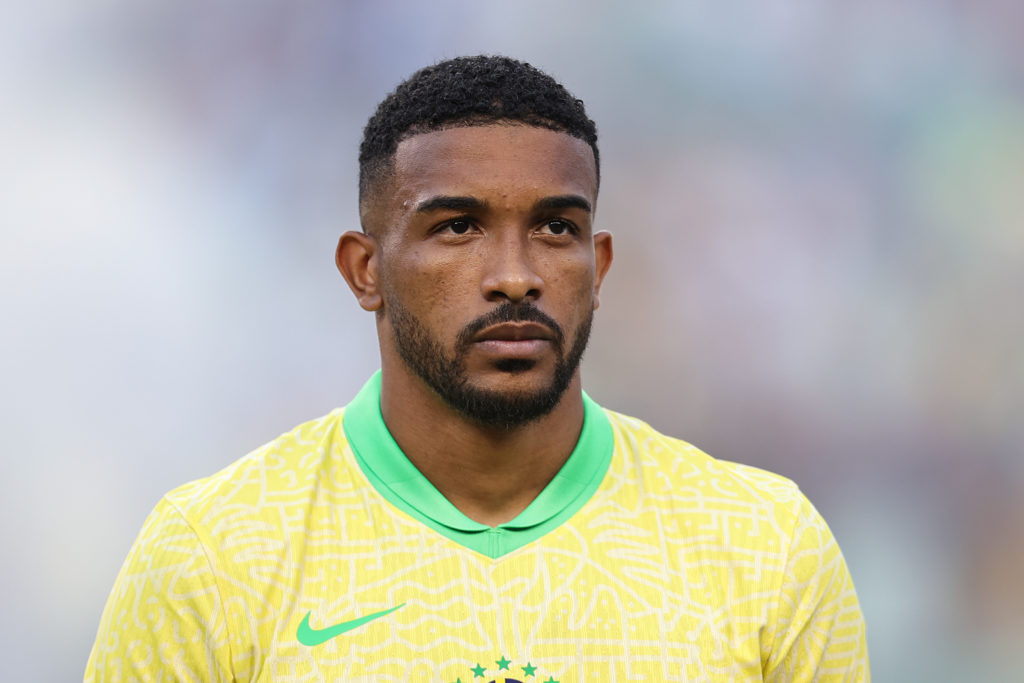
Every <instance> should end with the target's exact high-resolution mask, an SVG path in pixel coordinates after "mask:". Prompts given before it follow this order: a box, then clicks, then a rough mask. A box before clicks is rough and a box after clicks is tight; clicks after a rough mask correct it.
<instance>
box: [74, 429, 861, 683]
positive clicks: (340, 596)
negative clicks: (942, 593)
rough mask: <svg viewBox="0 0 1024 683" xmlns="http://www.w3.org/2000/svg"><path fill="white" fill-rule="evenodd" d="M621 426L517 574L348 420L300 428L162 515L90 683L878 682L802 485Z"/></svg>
mask: <svg viewBox="0 0 1024 683" xmlns="http://www.w3.org/2000/svg"><path fill="white" fill-rule="evenodd" d="M608 415H609V419H610V420H611V423H612V427H613V430H614V437H615V450H614V454H613V457H612V462H611V466H610V468H609V471H608V474H607V476H606V477H605V479H604V481H603V482H602V483H601V486H600V487H599V488H598V489H597V491H596V493H595V494H594V495H593V496H592V498H591V499H590V501H589V502H588V503H587V504H586V505H584V506H583V507H582V508H581V509H580V510H579V511H578V512H577V513H576V514H575V515H573V516H572V517H571V518H569V519H568V521H566V522H565V523H563V524H562V525H561V526H559V527H558V528H556V529H555V530H553V531H552V532H550V533H548V534H547V535H545V536H543V537H541V538H539V539H537V540H535V541H532V542H530V543H528V544H527V545H525V546H523V547H521V548H518V549H517V550H515V551H513V552H511V553H509V554H507V555H504V556H502V557H499V558H496V559H492V558H489V557H486V556H484V555H481V554H479V553H477V552H474V551H472V550H469V549H467V548H465V547H463V546H461V545H459V544H457V543H456V542H454V541H452V540H451V539H448V538H446V537H444V536H442V535H440V534H438V533H437V532H435V531H433V530H431V529H429V528H427V527H426V526H424V525H423V524H421V523H420V522H418V521H416V520H414V519H413V518H411V517H410V516H408V515H406V514H405V513H403V512H401V511H399V510H398V509H396V508H395V507H393V506H392V505H391V504H390V503H388V502H387V501H386V500H385V499H384V498H383V497H382V496H381V495H380V494H378V493H377V491H376V490H374V489H373V488H372V487H371V486H370V485H369V484H368V482H367V480H366V478H365V477H364V476H363V473H362V472H361V470H360V469H359V467H358V465H357V464H356V462H355V460H354V459H353V455H352V452H351V450H350V449H349V448H348V447H347V444H346V441H345V434H344V430H343V429H342V428H341V424H342V419H343V411H342V410H337V411H335V412H333V413H331V414H330V415H328V416H326V417H324V418H321V419H319V420H315V421H312V422H309V423H306V424H304V425H301V426H300V427H298V428H296V429H295V430H294V431H292V432H290V433H288V434H285V435H283V436H281V437H280V438H278V439H277V440H275V441H273V442H271V443H270V444H267V445H266V446H264V447H262V448H260V449H258V450H256V451H254V452H253V453H251V454H249V455H248V456H246V457H245V458H243V459H242V460H240V461H238V462H237V463H235V464H234V465H232V466H231V467H229V468H227V469H225V470H223V471H221V472H220V473H218V474H215V475H214V476H212V477H209V478H207V479H203V480H200V481H197V482H193V483H191V484H188V485H185V486H183V487H181V488H179V489H176V490H175V491H173V492H171V493H170V494H168V495H167V496H166V497H165V498H164V499H163V500H162V501H161V502H160V503H159V504H158V505H157V507H156V509H155V510H154V511H153V513H152V514H151V515H150V516H149V518H148V519H147V520H146V522H145V525H144V526H143V528H142V531H141V533H140V534H139V538H138V539H137V540H136V542H135V545H134V546H133V548H132V550H131V552H130V553H129V556H128V559H127V560H126V562H125V565H124V567H123V568H122V570H121V573H120V575H119V576H118V578H117V582H116V584H115V586H114V589H113V592H112V594H111V596H110V599H109V601H108V603H107V606H106V609H105V610H104V614H103V618H102V621H101V624H100V629H99V634H98V636H97V639H96V643H95V645H94V647H93V651H92V654H91V656H90V658H89V663H88V667H87V670H86V674H85V680H86V681H135V680H142V681H231V680H237V681H249V680H252V681H272V680H281V681H285V680H286V681H345V682H346V683H351V682H353V681H374V682H377V681H394V682H396V683H397V682H401V683H405V682H409V681H443V682H444V683H452V682H456V681H458V682H460V683H482V682H485V681H524V682H531V683H533V682H548V683H552V682H555V681H557V682H559V683H569V682H573V683H576V682H582V681H591V682H604V681H626V680H641V681H642V680H646V681H691V682H696V681H715V682H717V681H723V682H724V681H778V682H780V683H781V682H783V681H785V682H796V681H812V680H813V681H868V680H870V675H869V672H868V661H867V650H866V645H865V639H864V624H863V620H862V617H861V613H860V609H859V606H858V603H857V596H856V594H855V592H854V588H853V584H852V582H851V580H850V576H849V574H848V572H847V569H846V564H845V562H844V560H843V557H842V555H841V553H840V551H839V548H838V546H837V545H836V543H835V540H834V539H833V537H832V535H831V533H830V532H829V530H828V527H827V526H826V525H825V522H824V521H823V520H822V519H821V517H820V516H819V515H818V513H817V512H816V511H815V510H814V508H813V507H812V506H811V504H810V503H809V502H808V501H807V499H806V498H805V497H804V496H803V495H802V494H801V493H800V492H799V490H798V489H797V487H796V486H795V485H794V484H793V483H792V482H790V481H789V480H787V479H784V478H782V477H779V476H776V475H773V474H770V473H767V472H764V471H761V470H758V469H755V468H752V467H747V466H744V465H737V464H734V463H728V462H723V461H719V460H715V459H713V458H711V457H709V456H707V455H705V454H704V453H702V452H700V451H699V450H697V449H696V448H694V447H693V446H690V445H689V444H686V443H684V442H682V441H678V440H676V439H672V438H669V437H666V436H663V435H661V434H658V433H657V432H655V431H654V430H653V429H651V428H650V427H649V426H648V425H646V424H644V423H642V422H640V421H638V420H635V419H632V418H629V417H625V416H622V415H618V414H615V413H611V412H609V413H608ZM398 605H402V606H401V607H400V608H398V609H396V610H395V611H392V612H389V613H387V614H385V615H383V616H380V617H378V618H375V619H373V620H371V621H368V622H366V623H364V624H362V625H360V626H358V627H355V628H352V629H351V630H348V631H347V632H345V633H343V634H341V635H338V636H337V637H334V638H331V639H329V640H327V641H326V642H324V643H322V644H318V645H314V646H312V647H310V646H307V645H303V644H301V643H300V642H299V640H298V638H297V635H296V634H297V631H298V629H299V625H300V623H302V621H303V618H304V617H305V616H306V615H307V613H308V614H309V624H310V626H311V627H312V628H313V629H326V628H328V627H329V626H332V625H334V624H338V623H340V622H346V621H350V620H354V619H357V618H359V617H363V616H366V615H371V614H373V613H377V612H381V611H383V610H388V609H391V608H393V607H396V606H398Z"/></svg>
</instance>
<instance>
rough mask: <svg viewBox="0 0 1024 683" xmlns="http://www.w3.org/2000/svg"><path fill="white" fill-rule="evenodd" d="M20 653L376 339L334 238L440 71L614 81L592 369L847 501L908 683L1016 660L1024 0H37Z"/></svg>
mask: <svg viewBox="0 0 1024 683" xmlns="http://www.w3.org/2000/svg"><path fill="white" fill-rule="evenodd" d="M4 15H5V21H4V22H3V24H2V26H0V55H2V58H0V149H2V154H0V227H2V233H0V235H2V236H0V283H2V288H0V312H2V316H3V334H2V336H0V371H2V377H3V381H2V383H0V384H2V390H0V421H2V435H3V440H4V442H5V446H4V449H3V454H2V456H0V457H2V472H3V475H2V477H0V531H2V542H3V549H4V551H3V556H4V561H3V562H2V563H0V586H3V591H4V594H5V595H4V599H3V610H2V617H0V619H2V622H0V624H2V626H0V628H2V632H0V643H2V645H0V648H2V654H3V676H2V677H3V678H4V679H5V680H24V681H67V680H74V679H77V678H79V677H80V676H81V672H82V669H83V667H84V664H85V661H86V658H87V656H88V652H89V649H90V647H91V644H92V639H93V637H94V635H95V629H96V627H97V624H98V621H99V617H100V612H101V610H102V607H103V604H104V601H105V600H106V597H107V593H108V591H109V590H110V587H111V585H112V583H113V580H114V577H115V575H116V573H117V570H118V568H119V566H120V564H121V562H122V560H123V558H124V556H125V554H126V552H127V550H128V547H129V545H130V544H131V542H132V540H133V538H134V536H135V534H136V533H137V531H138V529H139V527H140V525H141V524H142V521H143V519H144V517H145V515H146V514H147V512H148V511H149V510H150V508H151V507H152V506H153V505H154V504H155V503H156V501H157V500H158V498H159V497H160V496H161V495H162V494H163V493H164V492H166V491H167V490H169V489H171V488H173V487H175V486H177V485H178V484H181V483H183V482H185V481H188V480H190V479H194V478H197V477H200V476H204V475H207V474H210V473H212V472H214V471H215V470H217V469H219V468H220V467H222V466H224V465H226V464H228V463H230V462H231V461H233V460H235V459H236V458H238V457H240V456H241V455H243V454H244V453H245V452H247V451H248V450H250V449H251V448H253V447H255V446H257V445H259V444H261V443H263V442H264V441H267V440H269V439H270V438H272V437H274V436H276V435H277V434H278V433H280V432H282V431H285V430H287V429H289V428H291V427H292V426H293V425H295V424H297V423H299V422H301V421H303V420H306V419H309V418H312V417H315V416H318V415H321V414H323V413H325V412H327V411H328V410H330V409H331V408H333V407H335V406H337V405H340V404H344V403H345V402H347V400H348V399H349V398H350V397H351V396H352V395H353V394H354V392H355V391H356V389H357V388H358V387H359V386H360V385H361V384H362V382H363V381H364V380H365V378H366V377H367V376H368V375H369V374H370V373H371V372H372V371H373V369H375V367H376V365H377V354H376V341H375V336H374V331H373V324H372V319H371V317H370V316H368V315H367V314H364V313H363V312H362V311H361V310H360V309H359V308H358V307H357V306H356V304H355V302H354V301H353V299H352V297H351V296H350V294H349V292H348V290H347V289H346V287H345V285H344V282H343V281H342V279H341V277H340V276H338V275H337V273H336V271H335V269H334V264H333V256H332V254H333V249H334V244H335V241H336V239H337V236H338V235H339V234H340V233H341V232H342V231H344V230H346V229H350V228H353V227H355V226H356V221H357V214H356V203H355V197H356V194H355V193H356V161H355V159H356V151H357V146H358V143H359V138H360V134H361V129H362V126H363V125H364V123H365V121H366V119H367V118H368V117H369V115H370V113H371V112H372V110H373V107H374V106H375V104H376V102H377V101H379V100H380V98H381V97H383V96H384V95H385V94H386V93H387V92H388V91H390V90H391V89H392V88H393V87H394V86H395V85H396V84H397V83H398V82H399V81H400V80H401V79H402V78H404V77H405V76H407V75H408V74H410V73H411V72H412V71H414V70H415V69H416V68H418V67H420V66H423V65H425V64H428V63H431V62H434V61H436V60H438V59H441V58H444V57H451V56H456V55H459V54H473V53H479V52H487V53H505V54H509V55H512V56H516V57H519V58H522V59H526V60H527V61H530V62H532V63H534V64H536V65H538V66H540V67H541V68H543V69H545V70H547V71H549V72H550V73H552V74H553V75H554V76H555V77H556V78H559V79H560V80H562V81H563V82H564V83H565V84H566V85H567V86H568V87H569V89H570V90H572V91H573V92H574V93H575V94H576V95H577V96H579V97H581V98H582V99H584V100H585V101H586V103H587V105H588V109H589V111H590V114H591V116H592V117H593V118H594V119H595V120H596V121H597V123H598V127H599V131H600V135H601V146H602V155H603V161H604V164H603V186H602V197H601V202H600V209H599V212H598V225H599V227H602V228H605V229H609V230H611V231H613V232H614V233H615V236H616V255H617V259H616V263H615V267H614V268H613V271H612V274H611V275H610V277H609V280H608V281H607V283H606V285H605V291H604V295H603V297H602V307H601V310H600V311H599V313H598V319H597V323H596V328H595V336H594V341H593V343H592V346H591V349H590V351H589V352H588V356H587V359H586V361H585V374H584V377H585V385H586V386H587V388H588V390H589V391H590V393H591V394H592V395H593V396H595V397H596V398H597V399H598V400H600V401H601V402H603V403H604V404H605V405H607V406H608V407H611V408H614V409H617V410H620V411H623V412H627V413H631V414H634V415H637V416H640V417H643V418H645V419H647V420H648V421H650V422H651V423H652V424H654V425H655V426H656V427H658V428H660V429H661V430H663V431H666V432H668V433H671V434H674V435H677V436H681V437H683V438H685V439H687V440H689V441H692V442H694V443H696V444H697V445H699V446H701V447H702V448H704V449H705V450H707V451H708V452H710V453H712V454H713V455H715V456H717V457H719V458H724V459H730V460H739V461H743V462H747V463H750V464H753V465H756V466H760V467H763V468H766V469H770V470H775V471H778V472H781V473H783V474H785V475H787V476H789V477H791V478H793V479H795V480H796V481H798V482H799V483H800V485H801V487H802V488H803V489H804V490H805V491H806V492H807V494H808V495H809V496H810V498H811V499H812V500H813V501H814V502H815V503H816V505H817V506H818V507H819V508H820V509H821V510H822V512H823V513H824V514H825V517H826V518H827V519H828V520H829V521H830V523H831V526H832V528H833V530H834V532H835V534H836V536H837V537H838V539H839V541H840V543H841V545H842V547H843V548H844V551H845V554H846V557H847V560H848V562H849V564H850V567H851V569H852V571H853V576H854V580H855V582H856V584H857V587H858V591H859V593H860V597H861V601H862V604H863V607H864V611H865V613H866V615H867V619H868V634H869V644H870V649H871V655H872V660H873V668H874V676H875V680H877V681H899V682H907V681H909V682H915V681H928V682H934V681H951V682H952V681H958V682H959V681H972V682H973V681H993V682H995V681H999V682H1002V681H1020V680H1024V674H1022V673H1021V672H1022V670H1024V669H1022V666H1021V664H1020V651H1021V648H1022V646H1024V581H1022V579H1024V457H1022V455H1024V453H1022V446H1021V444H1022V443H1024V419H1022V418H1024V410H1022V406H1024V306H1022V304H1021V298H1022V295H1024V48H1022V41H1024V4H1022V3H1019V2H1015V1H1013V0H971V1H968V0H963V1H954V0H950V1H949V2H941V3H936V2H930V1H929V0H905V1H904V2H898V3H894V2H888V1H884V0H860V1H859V2H843V3H812V2H804V1H803V0H798V1H796V2H789V3H756V2H726V3H689V2H687V3H682V2H648V3H626V2H608V1H597V2H593V1H591V2H584V1H583V0H575V1H566V2H550V1H548V2H537V1H535V0H529V1H523V2H515V3H495V2H475V3H468V2H451V1H437V2H432V3H415V2H394V1H385V2H374V3H370V2H361V3H360V2H325V1H321V2H314V1H309V2H305V1H302V2H300V1H293V2H262V1H256V0H244V1H243V0H225V1H220V2H199V1H198V0H177V1H175V2H171V1H170V0H157V1H156V2H146V3H138V2H128V1H127V0H73V1H72V0H49V1H48V2H43V3H11V4H10V5H9V6H8V7H7V8H6V9H5V12H4Z"/></svg>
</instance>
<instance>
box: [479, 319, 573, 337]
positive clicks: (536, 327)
mask: <svg viewBox="0 0 1024 683" xmlns="http://www.w3.org/2000/svg"><path fill="white" fill-rule="evenodd" d="M553 338H554V335H553V334H552V333H551V330H549V329H548V328H547V327H546V326H544V325H541V324H539V323H531V322H525V323H500V324H498V325H492V326H491V327H488V328H487V329H485V330H483V331H482V332H480V333H479V334H478V335H477V336H476V338H475V339H474V340H473V341H474V342H529V341H551V340H552V339H553Z"/></svg>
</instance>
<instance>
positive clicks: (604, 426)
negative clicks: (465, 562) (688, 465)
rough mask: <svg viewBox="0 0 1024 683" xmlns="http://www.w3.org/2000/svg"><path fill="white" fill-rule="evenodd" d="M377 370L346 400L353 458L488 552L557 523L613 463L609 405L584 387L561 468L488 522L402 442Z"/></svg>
mask: <svg viewBox="0 0 1024 683" xmlns="http://www.w3.org/2000/svg"><path fill="white" fill-rule="evenodd" d="M380 387H381V373H380V371H379V370H378V371H377V372H376V373H374V375H373V376H372V377H371V378H370V379H369V381H368V382H367V383H366V384H365V385H364V386H363V388H362V390H360V392H359V393H358V394H357V395H356V397H355V399H353V401H352V402H351V403H350V404H348V406H347V407H346V408H345V413H344V418H343V423H342V426H343V428H344V430H345V436H346V438H347V439H348V443H349V446H350V447H351V448H352V453H353V454H354V455H355V458H356V462H357V463H358V464H359V467H360V469H362V471H363V474H364V475H365V476H366V478H367V479H368V480H369V482H370V484H371V485H372V486H373V487H374V488H375V489H376V490H377V492H378V493H380V494H381V495H382V496H383V497H384V498H385V500H387V501H388V502H389V503H391V504H392V505H394V506H395V507H397V508H398V509H399V510H402V511H403V512H405V513H406V514H408V515H410V516H412V517H414V518H415V519H417V520H419V521H421V522H423V523H424V524H426V525H427V526H428V527H430V528H431V529H433V530H435V531H437V532H438V533H440V534H442V535H444V536H446V537H447V538H450V539H451V540H453V541H455V542H456V543H459V544H460V545H463V546H465V547H467V548H469V549H471V550H475V551H476V552H479V553H481V554H483V555H486V556H488V557H491V558H498V557H501V556H502V555H506V554H508V553H510V552H512V551H513V550H515V549H517V548H521V547H522V546H524V545H526V544H527V543H530V542H531V541H533V540H536V539H538V538H540V537H541V536H543V535H544V534H546V533H548V532H549V531H552V530H554V529H556V528H557V527H558V526H559V525H561V524H562V523H563V522H564V521H566V520H567V519H569V518H570V517H571V516H572V515H574V514H575V513H576V512H577V511H578V510H579V509H580V508H581V507H583V505H584V504H586V502H587V501H588V500H590V497H591V496H592V495H593V494H594V492H595V491H596V490H597V488H598V486H600V485H601V481H602V480H603V479H604V476H605V474H606V473H607V471H608V465H609V464H610V463H611V459H612V450H613V448H614V437H613V436H612V427H611V423H610V422H609V420H608V416H607V415H606V414H605V412H604V409H603V408H602V407H601V406H599V405H598V404H597V403H595V402H594V401H593V400H591V398H590V397H589V396H587V395H586V393H584V394H583V411H584V412H583V429H582V430H581V431H580V438H579V441H577V442H576V447H575V448H574V449H573V452H572V454H571V455H570V456H569V459H568V460H567V461H566V463H565V465H563V466H562V469H561V470H560V471H559V472H558V474H556V475H555V478H554V479H552V480H551V481H550V482H549V483H548V485H547V486H546V487H545V488H544V490H543V491H541V492H540V495H538V496H537V498H536V499H534V501H533V502H532V503H530V505H529V506H527V508H526V509H525V510H523V511H522V512H521V513H520V514H519V515H518V516H517V517H516V518H515V519H513V520H511V521H509V522H506V523H504V524H500V525H498V526H496V527H490V526H487V525H486V524H481V523H479V522H475V521H473V520H472V519H470V518H469V517H467V516H466V515H464V514H463V513H462V512H461V511H460V510H459V509H458V508H456V507H455V506H454V505H452V504H451V502H449V501H448V499H447V498H445V497H444V496H443V495H442V494H441V492H440V491H438V490H437V489H436V488H435V487H434V485H433V484H431V483H430V481H428V480H427V478H426V477H424V476H423V475H422V474H421V473H420V471H419V470H417V469H416V466H415V465H413V464H412V462H410V461H409V459H408V458H407V457H405V454H404V453H403V452H402V449H401V448H399V447H398V444H397V443H396V442H395V440H394V438H393V437H392V436H391V433H390V432H389V431H388V428H387V425H386V424H384V418H383V416H382V415H381V412H380Z"/></svg>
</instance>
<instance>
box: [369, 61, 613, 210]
mask: <svg viewBox="0 0 1024 683" xmlns="http://www.w3.org/2000/svg"><path fill="white" fill-rule="evenodd" d="M502 122H510V123H521V124H526V125H529V126H539V127H541V128H548V129H551V130H555V131H558V132H560V133H567V134H569V135H571V136H573V137H574V138H579V139H580V140H583V141H584V142H586V143H587V144H588V145H590V149H591V150H593V152H594V166H595V168H596V169H597V177H598V181H600V177H601V171H600V168H601V165H600V162H599V157H598V153H597V127H596V126H595V125H594V122H593V121H591V120H590V119H589V118H588V117H587V112H586V111H585V110H584V108H583V101H582V100H578V99H576V98H575V97H573V96H572V95H571V94H570V93H569V91H568V90H566V89H565V88H564V87H562V85H561V84H560V83H558V81H556V80H555V79H553V78H552V77H551V76H549V75H547V74H546V73H544V72H543V71H541V70H540V69H537V68H536V67H533V66H531V65H529V64H527V63H526V62H520V61H518V60H515V59H511V58H509V57H500V56H486V55H478V56H475V57H456V58H454V59H449V60H446V61H443V62H439V63H437V64H434V65H433V66H428V67H424V68H423V69H420V70H419V71H417V72H416V73H414V74H413V75H412V76H410V77H409V78H408V79H407V80H405V81H404V82H403V83H401V84H399V86H398V87H397V88H395V90H394V92H392V93H391V94H390V95H388V96H387V97H385V98H384V100H383V101H382V102H381V103H380V105H379V106H378V107H377V111H376V112H375V113H374V115H373V116H372V117H370V121H369V122H368V123H367V124H366V128H365V129H364V130H363V142H362V144H361V145H360V146H359V205H360V207H362V206H363V202H364V201H365V200H366V199H367V198H369V197H370V196H371V193H372V192H373V188H374V186H375V185H376V184H377V183H379V182H380V181H381V180H383V179H384V178H385V177H386V176H387V175H388V174H389V173H390V172H391V171H392V165H393V162H394V156H395V151H396V150H397V149H398V143H400V142H401V141H402V140H405V139H406V138H409V137H412V136H413V135H419V134H420V133H428V132H431V131H437V130H445V129H447V128H458V127H463V126H481V125H487V124H491V123H502Z"/></svg>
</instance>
